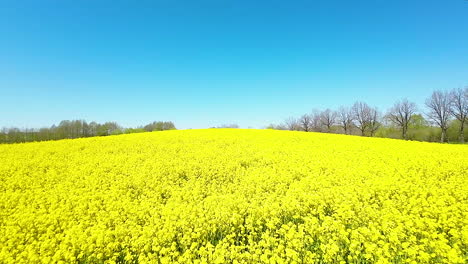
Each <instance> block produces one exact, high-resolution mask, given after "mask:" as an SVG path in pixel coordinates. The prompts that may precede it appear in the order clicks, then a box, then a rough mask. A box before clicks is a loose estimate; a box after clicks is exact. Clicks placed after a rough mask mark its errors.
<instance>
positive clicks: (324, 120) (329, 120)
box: [320, 109, 336, 132]
mask: <svg viewBox="0 0 468 264" xmlns="http://www.w3.org/2000/svg"><path fill="white" fill-rule="evenodd" d="M320 123H321V125H322V126H325V127H326V128H327V132H331V127H332V126H333V125H335V123H336V112H334V111H332V110H330V109H326V110H325V111H323V112H322V113H320Z"/></svg>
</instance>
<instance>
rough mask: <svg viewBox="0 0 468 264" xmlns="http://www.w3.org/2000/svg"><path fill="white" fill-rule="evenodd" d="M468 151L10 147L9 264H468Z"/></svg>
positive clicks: (160, 140) (4, 222) (188, 142)
mask: <svg viewBox="0 0 468 264" xmlns="http://www.w3.org/2000/svg"><path fill="white" fill-rule="evenodd" d="M466 262H468V146H467V145H448V144H436V143H423V142H407V141H402V140H392V139H378V138H365V137H356V136H344V135H334V134H321V133H305V132H290V131H274V130H241V129H205V130H182V131H164V132H152V133H141V134H129V135H119V136H109V137H96V138H87V139H74V140H61V141H51V142H38V143H25V144H13V145H0V263H466Z"/></svg>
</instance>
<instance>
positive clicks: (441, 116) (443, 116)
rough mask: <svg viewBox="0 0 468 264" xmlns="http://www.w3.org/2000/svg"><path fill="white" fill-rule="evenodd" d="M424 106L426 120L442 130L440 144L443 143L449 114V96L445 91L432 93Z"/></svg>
mask: <svg viewBox="0 0 468 264" xmlns="http://www.w3.org/2000/svg"><path fill="white" fill-rule="evenodd" d="M426 106H427V108H428V109H429V112H428V113H427V116H428V118H429V119H431V120H432V122H434V123H435V124H437V125H438V126H439V127H440V129H441V130H442V133H441V136H440V142H445V140H446V137H447V128H448V122H449V120H450V113H451V109H450V108H451V105H450V94H449V93H448V92H446V91H434V92H433V93H432V95H431V97H429V98H427V100H426Z"/></svg>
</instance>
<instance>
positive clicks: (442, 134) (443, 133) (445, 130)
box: [440, 128, 447, 143]
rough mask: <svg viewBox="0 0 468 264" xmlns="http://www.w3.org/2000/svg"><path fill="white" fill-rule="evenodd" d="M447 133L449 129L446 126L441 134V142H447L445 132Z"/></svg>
mask: <svg viewBox="0 0 468 264" xmlns="http://www.w3.org/2000/svg"><path fill="white" fill-rule="evenodd" d="M446 133H447V129H446V128H442V133H441V135H440V143H444V142H445V134H446Z"/></svg>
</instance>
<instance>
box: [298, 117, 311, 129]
mask: <svg viewBox="0 0 468 264" xmlns="http://www.w3.org/2000/svg"><path fill="white" fill-rule="evenodd" d="M299 125H300V126H301V129H302V130H304V131H305V132H309V131H312V118H311V117H310V115H308V114H305V115H302V116H301V117H300V118H299Z"/></svg>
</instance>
